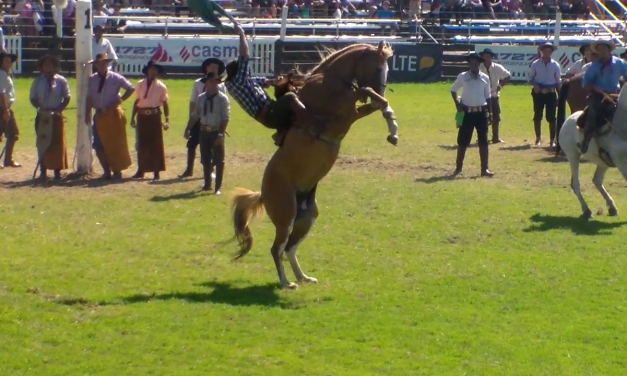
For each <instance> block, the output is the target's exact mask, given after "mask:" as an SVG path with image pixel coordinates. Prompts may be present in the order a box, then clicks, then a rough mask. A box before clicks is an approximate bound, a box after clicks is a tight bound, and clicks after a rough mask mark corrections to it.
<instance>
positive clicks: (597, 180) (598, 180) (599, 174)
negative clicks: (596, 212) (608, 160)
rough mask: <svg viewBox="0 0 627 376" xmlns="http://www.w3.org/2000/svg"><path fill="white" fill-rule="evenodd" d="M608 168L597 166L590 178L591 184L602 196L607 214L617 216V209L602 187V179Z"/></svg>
mask: <svg viewBox="0 0 627 376" xmlns="http://www.w3.org/2000/svg"><path fill="white" fill-rule="evenodd" d="M607 170H608V167H605V166H597V169H596V171H595V172H594V177H593V178H592V182H593V183H594V186H595V187H597V189H598V190H599V192H601V194H602V195H603V198H604V199H605V203H606V204H607V210H608V214H609V215H611V216H616V215H618V209H616V204H615V203H614V200H613V199H612V196H610V194H609V193H608V192H607V190H606V189H605V187H604V186H603V179H604V178H605V173H606V172H607Z"/></svg>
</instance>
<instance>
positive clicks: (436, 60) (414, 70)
mask: <svg viewBox="0 0 627 376" xmlns="http://www.w3.org/2000/svg"><path fill="white" fill-rule="evenodd" d="M392 49H393V50H394V56H392V57H391V58H390V59H389V60H388V66H389V69H390V72H389V74H388V76H389V81H390V82H435V81H439V80H440V78H441V77H442V55H443V54H444V47H443V46H441V45H416V44H393V45H392Z"/></svg>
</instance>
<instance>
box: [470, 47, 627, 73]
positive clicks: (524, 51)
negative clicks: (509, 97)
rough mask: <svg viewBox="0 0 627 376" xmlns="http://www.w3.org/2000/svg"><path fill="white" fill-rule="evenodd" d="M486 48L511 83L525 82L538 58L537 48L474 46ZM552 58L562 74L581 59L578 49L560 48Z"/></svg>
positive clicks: (478, 49) (478, 50)
mask: <svg viewBox="0 0 627 376" xmlns="http://www.w3.org/2000/svg"><path fill="white" fill-rule="evenodd" d="M486 48H489V49H491V50H492V52H494V53H495V54H496V55H497V56H496V59H495V60H494V61H495V62H497V63H499V64H502V65H503V66H504V67H505V69H507V70H508V71H510V72H511V74H512V81H523V82H525V81H527V80H528V76H529V67H531V63H533V62H534V61H535V60H536V59H538V58H539V57H540V55H539V54H538V48H537V47H526V46H492V45H489V44H478V45H476V46H475V51H477V52H481V51H483V50H484V49H486ZM617 52H618V51H615V53H616V56H618V54H617ZM552 57H553V60H555V61H557V62H558V63H559V65H560V67H561V68H562V74H564V73H566V71H567V70H568V68H570V67H571V66H573V64H575V62H576V61H577V60H579V59H581V54H580V53H579V47H560V48H558V49H557V51H555V52H553V56H552Z"/></svg>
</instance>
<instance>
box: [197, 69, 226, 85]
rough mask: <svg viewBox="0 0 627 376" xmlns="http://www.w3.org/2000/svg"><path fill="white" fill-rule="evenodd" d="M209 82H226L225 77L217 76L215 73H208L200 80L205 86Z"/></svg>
mask: <svg viewBox="0 0 627 376" xmlns="http://www.w3.org/2000/svg"><path fill="white" fill-rule="evenodd" d="M209 80H215V81H219V82H222V81H224V76H216V74H215V73H213V72H209V73H207V75H206V76H205V77H203V78H201V79H200V82H202V83H203V84H204V83H205V82H207V81H209Z"/></svg>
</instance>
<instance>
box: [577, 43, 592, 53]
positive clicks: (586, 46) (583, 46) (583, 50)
mask: <svg viewBox="0 0 627 376" xmlns="http://www.w3.org/2000/svg"><path fill="white" fill-rule="evenodd" d="M586 48H590V43H584V44H582V45H581V47H579V53H580V54H581V55H583V54H584V52H586Z"/></svg>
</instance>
